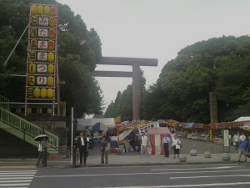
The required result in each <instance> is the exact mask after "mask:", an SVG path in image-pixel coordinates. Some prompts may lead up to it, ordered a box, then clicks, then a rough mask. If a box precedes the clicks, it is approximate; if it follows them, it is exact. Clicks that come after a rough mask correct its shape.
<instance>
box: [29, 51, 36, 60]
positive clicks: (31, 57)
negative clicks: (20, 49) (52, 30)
mask: <svg viewBox="0 0 250 188" xmlns="http://www.w3.org/2000/svg"><path fill="white" fill-rule="evenodd" d="M30 60H31V61H35V60H36V52H34V51H31V52H30Z"/></svg>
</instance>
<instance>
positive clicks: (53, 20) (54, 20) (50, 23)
mask: <svg viewBox="0 0 250 188" xmlns="http://www.w3.org/2000/svg"><path fill="white" fill-rule="evenodd" d="M49 25H50V26H51V27H55V25H56V18H55V17H51V18H50V19H49Z"/></svg>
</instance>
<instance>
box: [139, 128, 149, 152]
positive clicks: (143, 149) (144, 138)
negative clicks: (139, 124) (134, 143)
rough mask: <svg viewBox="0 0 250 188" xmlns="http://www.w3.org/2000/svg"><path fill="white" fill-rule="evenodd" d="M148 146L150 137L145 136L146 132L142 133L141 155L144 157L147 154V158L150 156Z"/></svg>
mask: <svg viewBox="0 0 250 188" xmlns="http://www.w3.org/2000/svg"><path fill="white" fill-rule="evenodd" d="M147 146H148V137H147V136H145V133H144V132H142V136H141V155H143V154H144V153H145V156H147V155H148V152H147Z"/></svg>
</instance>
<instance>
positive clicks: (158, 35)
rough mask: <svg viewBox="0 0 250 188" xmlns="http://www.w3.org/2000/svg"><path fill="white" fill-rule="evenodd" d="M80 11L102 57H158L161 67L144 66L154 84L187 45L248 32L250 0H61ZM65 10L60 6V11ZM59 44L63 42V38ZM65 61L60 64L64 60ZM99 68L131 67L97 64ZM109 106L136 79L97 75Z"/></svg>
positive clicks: (148, 82) (126, 68)
mask: <svg viewBox="0 0 250 188" xmlns="http://www.w3.org/2000/svg"><path fill="white" fill-rule="evenodd" d="M57 1H58V2H60V3H62V4H67V5H68V6H69V7H70V8H71V10H72V11H73V12H74V13H75V14H79V15H81V17H82V19H83V21H84V22H85V24H86V25H87V28H88V30H89V29H90V28H94V29H95V30H96V31H97V33H98V35H99V36H100V39H101V42H102V55H103V56H112V57H138V58H157V59H158V67H141V68H142V70H143V71H144V76H145V78H146V85H147V87H148V86H149V85H152V84H153V83H155V82H156V81H157V79H158V77H159V74H160V72H161V69H162V68H163V66H164V65H165V64H166V63H167V62H168V61H170V60H171V59H174V58H175V57H176V56H177V53H178V52H179V51H180V50H181V49H182V48H185V47H186V46H187V45H191V44H194V43H196V42H198V41H202V40H207V39H209V38H213V37H221V36H223V35H225V36H229V35H233V36H241V35H248V34H249V31H250V1H249V0H57ZM59 11H60V10H59ZM59 42H60V41H59ZM59 63H60V62H59ZM96 70H120V71H121V70H125V71H129V70H132V68H131V67H130V66H106V65H102V66H100V65H98V66H97V68H96ZM96 79H97V80H98V82H99V84H100V86H101V89H102V91H103V95H104V102H105V107H107V105H108V104H109V103H110V102H111V100H115V97H116V95H117V92H118V91H123V90H125V89H126V87H127V85H129V84H131V83H132V79H131V78H102V77H100V78H96Z"/></svg>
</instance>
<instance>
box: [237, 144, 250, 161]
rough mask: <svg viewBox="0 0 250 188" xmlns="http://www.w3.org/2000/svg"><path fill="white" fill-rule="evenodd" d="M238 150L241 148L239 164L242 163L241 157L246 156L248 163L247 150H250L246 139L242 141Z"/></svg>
mask: <svg viewBox="0 0 250 188" xmlns="http://www.w3.org/2000/svg"><path fill="white" fill-rule="evenodd" d="M238 148H239V157H238V163H240V158H241V155H244V156H245V163H246V162H247V150H248V148H249V143H248V141H247V140H246V139H245V140H240V142H239V146H238Z"/></svg>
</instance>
